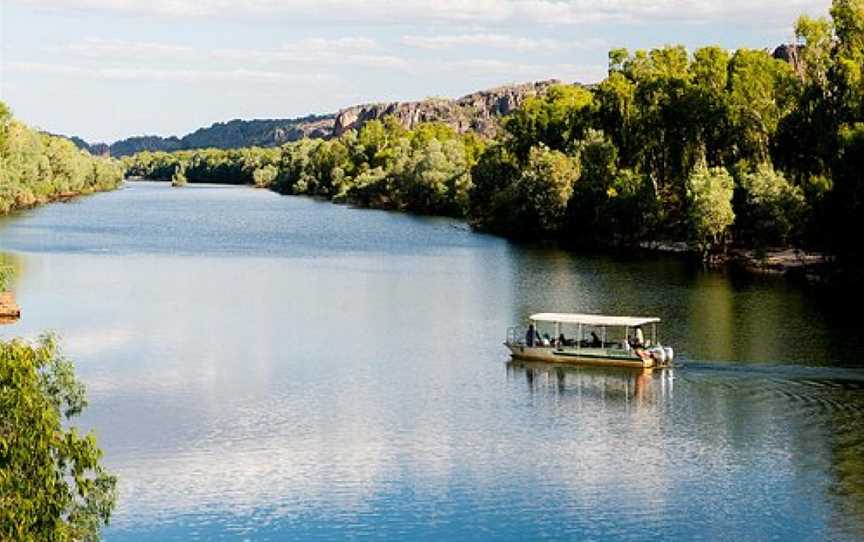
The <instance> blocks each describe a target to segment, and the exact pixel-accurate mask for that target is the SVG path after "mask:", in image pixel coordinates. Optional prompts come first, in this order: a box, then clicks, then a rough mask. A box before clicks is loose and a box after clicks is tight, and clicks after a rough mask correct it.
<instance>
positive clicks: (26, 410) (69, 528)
mask: <svg viewBox="0 0 864 542" xmlns="http://www.w3.org/2000/svg"><path fill="white" fill-rule="evenodd" d="M86 405H87V402H86V398H85V392H84V387H83V385H82V384H81V383H80V382H78V380H76V378H75V376H74V370H73V366H72V364H71V362H69V361H68V360H66V359H65V358H63V357H62V355H61V354H60V352H59V350H58V347H57V343H56V341H55V339H54V338H53V337H52V336H50V335H47V336H44V337H42V339H41V340H40V341H39V343H37V344H30V343H27V342H24V341H21V340H13V341H10V342H0V539H2V540H19V541H33V542H37V541H38V542H41V541H73V540H98V539H99V533H100V528H101V526H102V525H107V523H108V521H109V519H110V517H111V511H112V510H113V508H114V504H115V501H116V489H115V487H116V478H115V477H114V476H112V475H110V474H109V473H107V472H106V471H105V470H104V468H103V467H102V465H101V463H100V460H101V457H102V452H101V450H99V448H98V446H97V444H96V438H95V436H94V435H92V434H88V435H86V436H81V435H80V434H79V433H78V431H77V430H76V428H75V427H70V426H69V425H68V424H69V420H70V419H71V418H72V417H73V416H75V415H77V414H80V413H81V411H82V410H83V409H84V408H85V407H86Z"/></svg>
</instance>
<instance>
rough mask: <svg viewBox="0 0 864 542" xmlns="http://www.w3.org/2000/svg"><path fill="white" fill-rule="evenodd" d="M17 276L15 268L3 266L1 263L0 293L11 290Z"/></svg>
mask: <svg viewBox="0 0 864 542" xmlns="http://www.w3.org/2000/svg"><path fill="white" fill-rule="evenodd" d="M14 275H15V268H13V267H12V266H11V265H3V264H2V263H0V292H5V291H6V290H8V289H9V284H10V283H11V282H12V278H13V277H14Z"/></svg>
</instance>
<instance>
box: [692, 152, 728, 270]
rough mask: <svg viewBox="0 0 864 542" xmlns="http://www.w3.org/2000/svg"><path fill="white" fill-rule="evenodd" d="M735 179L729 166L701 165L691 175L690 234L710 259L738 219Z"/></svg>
mask: <svg viewBox="0 0 864 542" xmlns="http://www.w3.org/2000/svg"><path fill="white" fill-rule="evenodd" d="M734 187H735V183H734V181H733V180H732V175H730V174H729V171H727V170H726V168H722V167H715V168H708V167H707V166H705V165H704V164H701V165H699V166H697V167H696V168H695V169H694V170H693V172H692V173H691V174H690V176H689V177H688V178H687V202H688V205H689V210H690V212H689V226H690V238H691V240H692V241H693V243H694V244H695V245H696V246H697V247H698V249H699V251H700V252H701V253H702V257H703V259H707V258H708V255H709V253H710V252H711V251H712V250H714V249H716V248H718V247H721V246H722V245H723V243H724V240H725V236H726V232H727V230H728V229H729V226H731V225H732V223H733V222H734V221H735V212H734V211H733V210H732V195H733V192H734Z"/></svg>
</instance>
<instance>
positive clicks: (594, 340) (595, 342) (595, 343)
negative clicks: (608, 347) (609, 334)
mask: <svg viewBox="0 0 864 542" xmlns="http://www.w3.org/2000/svg"><path fill="white" fill-rule="evenodd" d="M591 346H592V347H594V348H600V347H601V346H603V341H601V340H600V337H598V336H597V334H596V333H595V332H593V331H592V332H591Z"/></svg>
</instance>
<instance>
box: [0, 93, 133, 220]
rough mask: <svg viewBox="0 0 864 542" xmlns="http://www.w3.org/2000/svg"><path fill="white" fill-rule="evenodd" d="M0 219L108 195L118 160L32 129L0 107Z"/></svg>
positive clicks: (117, 176) (118, 178)
mask: <svg viewBox="0 0 864 542" xmlns="http://www.w3.org/2000/svg"><path fill="white" fill-rule="evenodd" d="M0 141H3V145H0V164H3V168H2V170H0V216H3V215H7V214H9V213H11V212H13V211H18V210H22V209H29V208H32V207H36V206H38V205H44V204H46V203H51V202H54V201H63V200H68V199H72V198H75V197H78V196H83V195H86V194H92V193H94V192H101V191H105V190H113V189H114V188H117V186H119V185H120V183H121V182H123V174H124V171H123V166H122V165H121V164H120V162H118V161H117V160H114V159H111V158H106V157H102V156H93V155H92V154H90V153H88V152H86V151H82V150H80V149H78V148H77V147H76V146H75V144H74V143H72V142H71V141H70V140H68V139H66V138H63V137H58V136H53V135H49V134H46V133H44V132H40V131H38V130H34V129H33V128H30V127H29V126H27V125H25V124H24V123H21V122H19V121H17V120H15V119H14V118H12V116H11V114H10V113H9V110H8V109H7V108H6V107H5V105H4V104H3V103H2V102H0Z"/></svg>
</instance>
